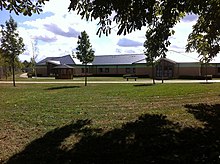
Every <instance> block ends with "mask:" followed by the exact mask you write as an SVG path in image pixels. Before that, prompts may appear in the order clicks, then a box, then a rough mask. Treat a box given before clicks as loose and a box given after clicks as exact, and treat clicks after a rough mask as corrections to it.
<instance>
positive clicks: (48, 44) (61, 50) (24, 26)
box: [0, 0, 198, 61]
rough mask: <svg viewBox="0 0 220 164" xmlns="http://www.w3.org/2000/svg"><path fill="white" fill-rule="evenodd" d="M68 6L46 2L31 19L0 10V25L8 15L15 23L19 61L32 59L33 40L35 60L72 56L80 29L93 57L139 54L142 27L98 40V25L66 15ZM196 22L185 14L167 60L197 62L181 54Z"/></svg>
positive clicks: (69, 13) (195, 59)
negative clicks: (20, 51) (21, 44)
mask: <svg viewBox="0 0 220 164" xmlns="http://www.w3.org/2000/svg"><path fill="white" fill-rule="evenodd" d="M68 5H69V1H68V0H66V1H60V0H50V1H49V2H46V5H45V6H44V7H43V12H42V13H41V14H40V15H38V14H34V15H32V16H31V17H25V16H22V15H19V16H17V15H15V14H14V13H11V14H10V13H9V12H8V11H0V18H1V19H0V24H4V23H5V21H6V20H8V19H9V15H11V16H12V17H13V18H14V19H15V21H16V22H17V23H18V30H19V33H20V36H21V37H23V39H24V43H25V45H26V51H25V53H24V54H22V55H20V56H19V57H20V59H21V60H30V58H31V57H32V54H33V52H32V46H31V43H32V42H34V40H37V48H38V58H37V60H38V61H39V60H41V59H43V58H45V57H49V56H63V55H67V54H72V51H75V49H76V47H77V40H78V35H80V33H81V32H82V31H84V30H85V31H86V32H87V33H88V35H89V38H90V42H91V44H92V47H93V49H94V50H95V55H117V54H128V53H129V54H132V53H143V51H144V47H143V43H144V41H145V32H146V27H143V28H142V29H141V30H139V31H135V32H133V33H131V34H128V35H125V36H124V35H121V36H118V35H117V29H115V30H112V33H111V35H109V36H108V37H106V36H104V35H103V36H102V37H101V38H100V37H98V36H97V35H96V32H97V29H98V26H97V23H98V22H97V21H92V22H87V21H85V20H82V19H81V17H80V16H78V15H77V14H76V12H73V11H71V12H68ZM196 19H197V17H196V16H195V15H188V16H186V17H185V18H184V19H183V20H181V21H180V23H178V24H177V25H176V26H175V28H174V30H175V31H176V32H175V35H174V36H172V37H171V38H170V41H171V46H170V47H169V49H170V50H171V51H169V52H168V58H171V59H173V60H181V61H185V60H186V61H198V58H197V57H198V54H196V53H191V54H187V53H185V45H186V43H187V37H188V35H189V33H190V32H191V30H192V25H193V24H195V22H196ZM112 26H115V25H114V24H113V25H112ZM177 52H178V53H177Z"/></svg>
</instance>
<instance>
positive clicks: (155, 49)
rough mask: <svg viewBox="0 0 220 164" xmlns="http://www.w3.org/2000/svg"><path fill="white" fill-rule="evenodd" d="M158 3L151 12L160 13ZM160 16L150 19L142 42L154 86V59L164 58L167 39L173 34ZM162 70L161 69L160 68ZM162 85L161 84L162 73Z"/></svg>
mask: <svg viewBox="0 0 220 164" xmlns="http://www.w3.org/2000/svg"><path fill="white" fill-rule="evenodd" d="M159 8H160V6H159V3H155V6H154V8H153V10H156V11H158V12H159V11H160V10H159ZM162 19H165V18H163V17H161V16H160V15H155V16H154V18H152V22H151V23H150V24H149V25H148V29H147V31H146V35H145V36H146V41H145V42H144V47H145V51H144V54H145V55H146V61H147V63H148V64H149V65H151V67H152V79H153V84H155V65H156V59H158V58H165V57H166V52H167V51H168V49H167V47H168V46H169V45H170V42H169V40H168V38H169V37H170V36H171V35H172V34H174V31H173V30H172V31H170V27H171V26H170V24H167V23H166V22H163V21H162ZM162 70H163V68H162ZM162 83H163V71H162Z"/></svg>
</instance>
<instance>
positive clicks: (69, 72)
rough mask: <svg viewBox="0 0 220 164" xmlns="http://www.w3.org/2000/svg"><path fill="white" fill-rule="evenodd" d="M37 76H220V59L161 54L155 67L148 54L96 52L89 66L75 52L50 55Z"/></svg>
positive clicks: (168, 77) (39, 63)
mask: <svg viewBox="0 0 220 164" xmlns="http://www.w3.org/2000/svg"><path fill="white" fill-rule="evenodd" d="M36 70H37V76H54V77H56V78H58V79H63V78H68V79H71V78H72V77H74V76H84V75H85V73H86V74H87V75H89V76H123V75H125V74H126V75H128V74H129V75H135V76H138V77H152V72H153V71H152V70H154V71H155V72H154V73H155V75H156V78H157V79H172V78H202V77H204V76H205V75H212V76H214V77H220V63H210V64H208V65H207V67H206V66H205V65H204V64H202V63H200V62H199V61H191V62H189V61H188V62H185V61H182V62H179V61H174V60H171V59H169V58H161V59H158V60H157V62H156V67H155V69H152V67H151V66H150V65H149V64H147V62H146V59H145V55H144V54H125V55H102V56H95V58H94V60H93V62H92V63H91V64H89V65H87V68H85V66H84V65H83V64H81V63H80V62H79V61H78V60H77V59H76V58H73V57H72V56H71V55H66V56H62V57H48V58H45V59H43V60H42V61H40V62H38V63H37V65H36Z"/></svg>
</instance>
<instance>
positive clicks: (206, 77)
mask: <svg viewBox="0 0 220 164" xmlns="http://www.w3.org/2000/svg"><path fill="white" fill-rule="evenodd" d="M207 72H208V71H207V62H206V63H205V74H206V75H205V80H206V83H207V82H208V75H207Z"/></svg>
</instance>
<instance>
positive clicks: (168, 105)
mask: <svg viewBox="0 0 220 164" xmlns="http://www.w3.org/2000/svg"><path fill="white" fill-rule="evenodd" d="M219 88H220V84H218V83H214V84H157V85H144V84H89V86H87V87H84V86H83V84H17V87H12V86H11V84H0V93H1V95H0V100H1V101H0V125H1V127H0V150H2V151H0V162H1V160H2V161H5V160H7V159H9V158H11V160H12V161H13V160H15V161H17V160H20V161H21V162H22V163H23V162H25V161H26V160H27V159H28V158H29V157H28V156H27V154H29V156H30V158H33V159H35V160H36V161H38V162H43V163H48V161H50V162H51V159H50V157H51V155H52V154H53V156H55V157H54V161H52V162H53V163H54V162H56V160H61V161H62V160H66V158H67V159H68V160H73V159H74V160H76V161H77V160H79V163H84V162H82V161H84V160H88V161H90V162H89V163H92V162H95V163H99V162H100V161H101V162H103V161H104V159H102V158H101V157H100V156H98V155H97V154H102V152H103V151H104V152H105V150H102V148H100V147H96V146H97V145H99V144H101V143H102V142H103V144H105V145H107V149H108V150H109V151H110V150H111V151H110V152H108V151H107V152H108V153H107V154H108V155H109V154H110V155H112V154H114V151H116V149H117V151H119V150H120V151H121V153H122V154H125V157H123V158H122V159H123V161H124V162H126V161H127V160H128V161H130V160H131V159H130V157H128V155H129V153H132V154H133V155H140V157H139V158H135V159H136V160H134V161H133V162H132V163H140V162H141V163H142V162H143V161H139V160H144V161H145V160H147V161H148V162H149V161H151V162H152V160H153V158H152V159H151V157H149V158H147V159H145V156H144V155H142V154H141V153H143V150H142V149H141V150H139V149H140V147H138V151H137V152H133V150H132V151H130V150H131V149H130V147H129V146H131V145H132V146H134V149H135V147H136V146H137V145H138V144H141V143H137V144H134V143H133V142H134V137H135V136H138V135H140V136H141V137H148V138H146V140H152V143H154V142H155V143H157V144H159V143H160V142H161V144H164V143H163V142H162V141H163V139H164V138H163V137H162V138H158V137H159V136H164V135H165V138H166V137H168V138H167V139H168V140H171V141H172V139H173V137H174V138H175V141H173V142H172V143H171V141H169V142H168V141H166V142H168V143H167V145H165V147H166V146H171V145H172V144H174V143H178V144H179V143H181V142H182V141H184V140H185V142H189V144H190V143H191V142H192V140H190V139H189V140H188V139H187V138H186V139H185V138H181V136H179V135H183V134H184V136H186V137H189V136H193V137H195V138H196V139H197V135H199V134H202V135H200V140H202V139H204V140H205V138H206V137H207V136H206V135H207V134H204V133H205V132H204V133H202V132H201V130H202V129H203V130H204V131H209V130H210V128H212V129H213V128H215V127H212V126H214V125H215V126H218V125H219V115H218V114H219V109H218V107H219V106H218V104H220V97H219V95H220V90H219ZM190 104H195V107H194V106H193V105H191V106H190ZM201 104H204V106H203V105H201ZM204 109H207V110H210V111H212V112H213V111H214V112H215V113H213V116H212V117H211V116H209V115H208V116H209V117H210V118H209V117H208V116H203V115H204V113H202V114H203V115H202V114H201V113H200V115H198V113H199V112H200V111H202V112H204V111H203V110H204ZM196 112H197V113H196ZM206 114H207V113H206ZM208 114H209V113H208ZM216 117H217V118H216ZM152 119H153V121H152ZM213 119H214V120H215V119H217V120H216V122H214V123H212V122H211V121H210V120H213ZM80 121H81V122H80ZM143 122H145V124H144V125H143ZM210 122H211V123H212V124H211V123H210ZM81 124H83V127H81V128H79V129H77V130H80V132H78V131H77V130H75V131H74V133H73V134H68V135H67V136H65V137H63V138H62V139H60V138H59V137H57V134H59V135H58V136H62V135H64V134H66V133H65V132H68V130H67V129H68V128H69V127H71V128H73V127H74V128H75V126H76V127H78V126H81ZM157 124H162V125H161V126H159V127H158V126H157ZM207 125H209V126H208V127H207ZM72 126H73V127H72ZM148 126H149V127H148ZM134 127H135V128H134ZM162 127H163V128H162ZM74 128H73V129H74ZM158 128H159V129H160V132H158ZM206 128H207V129H206ZM131 129H132V132H131V133H130V131H131ZM155 129H157V130H155ZM164 129H165V130H164ZM205 129H206V130H205ZM187 130H188V131H187ZM76 131H77V134H76ZM171 131H172V132H171ZM194 131H195V132H194ZM61 132H62V133H61ZM128 132H129V135H128V134H127V133H128ZM174 132H175V136H173V135H174V134H173V133H174ZM176 132H178V133H176ZM139 133H140V134H139ZM148 133H150V134H151V133H155V136H154V134H152V136H151V137H149V136H146V134H148ZM156 133H159V134H157V135H156ZM185 133H186V134H185ZM116 134H117V135H116ZM125 134H126V136H124V135H125ZM171 134H172V136H173V137H171ZM177 134H178V135H177ZM217 134H219V130H212V137H213V136H214V137H213V138H215V137H217ZM121 135H122V136H121ZM187 135H188V136H187ZM203 135H204V136H203ZM215 135H216V136H215ZM116 136H117V137H116ZM48 137H49V139H51V140H55V139H57V140H55V141H54V143H57V144H59V146H58V147H57V146H56V150H55V147H53V146H51V147H50V146H48V145H47V144H48ZM120 137H122V138H123V137H125V138H126V144H122V145H123V146H125V147H126V148H125V147H124V148H121V144H119V143H118V140H120V139H121V138H120ZM170 137H171V138H170ZM155 138H156V139H155ZM201 138H202V139H201ZM109 139H110V140H109ZM127 139H128V141H127ZM135 139H136V140H137V141H138V142H140V141H141V142H143V143H142V145H144V146H145V148H146V146H147V145H149V144H146V143H145V141H146V140H145V139H143V138H141V139H140V138H139V139H137V138H136V137H135ZM42 140H43V142H45V145H44V144H43V145H42ZM114 140H116V141H115V142H114ZM137 141H136V142H137ZM96 142H97V143H96ZM116 142H117V146H116V149H115V148H114V147H115V144H116ZM120 142H122V141H121V140H120ZM123 142H125V141H124V140H123ZM127 142H128V143H127ZM130 142H131V143H132V144H130ZM149 142H150V141H149ZM166 142H165V143H166ZM193 142H197V141H194V140H193ZM208 142H209V144H212V142H216V143H215V144H214V143H213V144H214V145H216V146H217V148H220V147H218V146H219V145H218V144H219V142H218V143H217V141H216V140H215V141H213V140H212V141H208ZM94 143H96V144H97V145H96V146H94V145H93V144H94ZM201 143H202V144H203V145H205V148H206V150H209V149H208V148H207V147H208V145H209V144H206V143H203V142H201ZM201 143H200V142H199V143H193V144H195V145H196V144H201ZM87 144H88V145H90V144H91V145H93V148H94V150H93V149H92V148H86V150H87V149H88V150H87V151H86V152H87V153H85V152H84V151H83V150H84V149H85V147H84V146H86V145H87ZM157 144H156V145H157ZM170 144H171V145H170ZM191 144H192V143H191ZM28 145H29V146H28ZM52 145H53V144H52ZM88 145H87V146H88ZM174 145H175V144H174ZM180 145H181V146H185V145H184V144H180ZM157 146H158V145H157ZM157 146H156V147H155V151H156V150H157V149H158V148H157ZM29 147H30V150H29ZM42 147H43V148H45V147H46V149H48V148H49V152H46V153H45V152H44V151H43V150H42V152H41V153H40V155H42V157H41V159H38V157H37V155H34V154H36V151H41V149H42ZM189 147H190V148H193V145H191V146H189ZM189 147H187V148H183V150H185V149H189ZM149 149H150V148H149ZM170 149H172V147H171V148H170ZM58 150H59V152H57V151H58ZM101 150H102V151H101ZM161 150H162V149H161ZM175 150H176V148H175ZM177 150H178V152H177V154H176V155H177V156H179V154H181V153H182V152H181V150H180V149H177ZM198 150H199V148H198ZM32 151H34V152H32ZM54 151H56V152H54ZM60 151H61V152H62V153H60ZM117 151H116V152H117ZM172 151H173V150H171V152H172ZM179 151H180V152H179ZM212 151H214V150H213V149H212ZM19 152H20V153H19ZM64 152H65V153H64ZM89 152H90V154H89ZM94 152H97V154H93V153H94ZM189 152H191V151H189ZM214 152H216V151H214ZM38 153H39V152H38ZM54 153H55V154H54ZM69 153H70V154H74V155H75V156H76V157H78V158H76V159H75V157H74V158H73V159H72V155H69ZM155 153H156V154H158V153H159V154H160V152H155ZM178 153H179V154H178ZM202 153H203V152H202ZM15 154H17V155H15ZM46 154H47V156H48V157H47V156H46ZM82 154H83V156H84V159H83V157H82ZM91 154H93V155H91ZM192 154H193V153H192ZM13 155H14V156H13ZM25 155H26V156H25ZM56 155H57V156H56ZM108 155H106V154H104V156H105V157H106V158H107V157H109V156H108ZM185 155H186V157H185V156H184V157H181V158H184V159H185V160H186V161H187V160H189V159H188V158H189V154H185ZM206 155H207V154H205V156H206ZM212 155H213V158H212V161H211V162H213V159H215V154H212ZM60 156H61V157H60ZM66 156H68V157H66ZM70 156H71V157H70ZM91 156H93V157H91ZM151 156H153V154H151ZM200 156H201V158H202V155H201V154H198V157H200ZM24 157H25V158H24ZM26 157H27V159H26ZM111 157H112V159H115V160H110V161H112V162H110V161H109V163H118V162H119V163H124V162H123V161H121V157H118V156H117V155H115V154H114V155H113V156H111ZM160 157H161V161H163V160H164V159H166V158H167V159H169V160H170V161H172V160H173V161H178V160H177V159H176V158H175V154H174V156H173V157H170V156H169V157H168V156H165V155H164V156H163V155H161V156H160ZM162 157H163V158H162ZM208 157H210V156H208ZM81 158H82V159H81ZM154 158H155V157H154ZM181 158H179V159H181ZM191 158H193V161H194V162H195V161H196V160H197V161H200V162H201V161H202V160H203V159H201V160H200V158H199V159H194V157H191ZM125 159H127V160H125ZM137 159H139V160H137ZM175 159H176V160H175ZM105 160H106V159H105ZM169 160H168V161H169ZM204 160H205V161H206V162H210V161H208V160H206V159H204ZM45 161H47V162H45ZM131 161H132V160H131ZM131 161H130V162H131ZM155 161H160V160H159V159H158V160H156V158H155ZM183 161H184V160H183ZM189 161H190V160H189ZM67 163H68V162H67Z"/></svg>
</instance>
